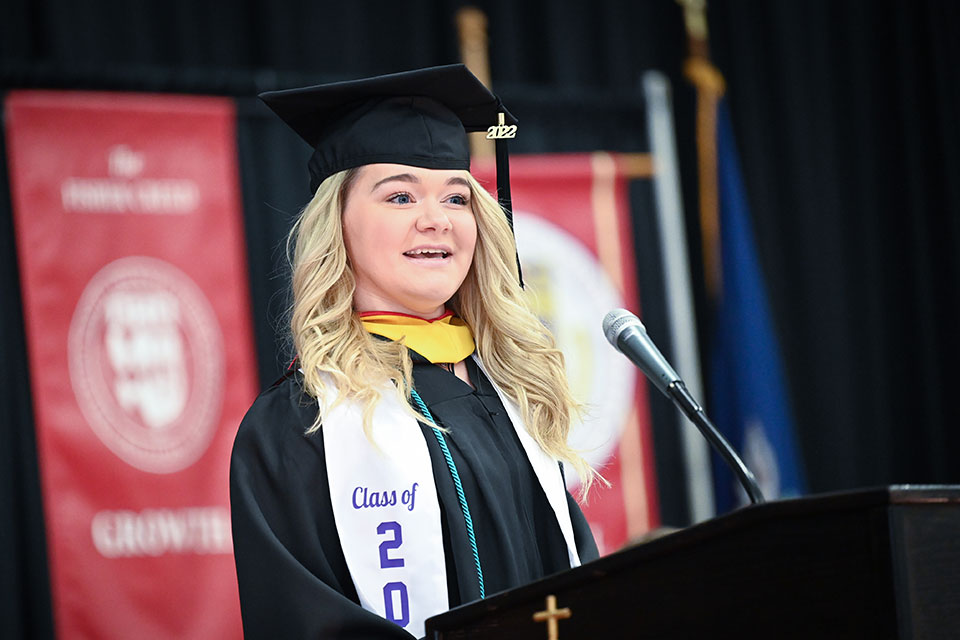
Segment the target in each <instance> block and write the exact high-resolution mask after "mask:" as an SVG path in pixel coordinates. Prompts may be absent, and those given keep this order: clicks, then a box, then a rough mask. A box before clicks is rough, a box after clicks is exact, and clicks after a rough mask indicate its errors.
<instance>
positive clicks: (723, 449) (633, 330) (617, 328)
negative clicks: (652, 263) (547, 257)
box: [603, 309, 764, 504]
mask: <svg viewBox="0 0 960 640" xmlns="http://www.w3.org/2000/svg"><path fill="white" fill-rule="evenodd" d="M603 334H604V335H605V336H606V338H607V342H609V343H610V344H611V345H613V348H614V349H616V350H617V351H619V352H620V353H622V354H623V355H625V356H627V358H628V359H629V360H630V362H632V363H633V364H635V365H636V366H637V368H638V369H640V370H641V371H643V373H644V375H645V376H647V378H648V379H649V380H650V382H652V383H653V384H654V386H655V387H657V389H659V390H660V392H661V393H663V395H665V396H667V397H668V398H670V399H671V400H672V401H673V403H674V404H675V405H677V407H678V408H679V409H680V410H681V411H682V412H683V413H684V415H685V416H687V418H689V419H690V421H691V422H693V424H694V425H695V426H696V427H697V429H699V430H700V433H701V434H703V437H705V438H706V439H707V441H709V442H710V444H711V446H713V448H714V450H715V451H716V452H717V453H719V454H720V457H722V458H723V459H724V461H725V462H726V463H727V465H729V466H730V468H731V469H732V470H733V472H734V474H736V476H737V479H738V480H739V481H740V484H741V485H743V488H744V490H745V491H746V492H747V495H748V496H749V497H750V502H751V503H752V504H758V503H761V502H763V501H764V499H763V493H761V491H760V487H759V486H758V485H757V481H756V479H755V478H754V476H753V473H752V472H751V471H750V469H748V468H747V465H746V464H744V462H743V460H742V459H741V458H740V456H738V455H737V452H736V451H735V450H734V449H733V447H732V446H731V445H730V442H728V441H727V439H726V438H724V437H723V434H722V433H720V432H719V431H718V430H717V428H716V427H715V426H714V425H713V423H712V422H710V419H709V418H708V417H707V414H706V413H705V412H704V410H703V408H702V407H701V406H700V405H699V404H698V403H697V401H696V400H695V399H694V397H693V396H692V395H691V394H690V392H689V391H688V390H687V385H685V384H684V383H683V380H682V379H681V378H680V376H679V375H677V372H676V371H674V370H673V367H671V366H670V363H669V362H667V359H666V358H664V357H663V354H662V353H660V350H659V349H657V345H655V344H654V343H653V340H651V339H650V336H649V335H647V329H646V327H644V326H643V323H642V322H640V318H638V317H637V316H635V315H634V314H632V313H630V312H629V311H627V310H626V309H614V310H613V311H611V312H610V313H608V314H607V315H606V316H605V317H604V318H603Z"/></svg>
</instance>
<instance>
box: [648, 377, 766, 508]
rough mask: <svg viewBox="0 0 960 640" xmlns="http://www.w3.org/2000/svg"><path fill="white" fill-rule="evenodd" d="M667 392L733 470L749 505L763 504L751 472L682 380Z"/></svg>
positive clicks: (672, 383) (677, 381)
mask: <svg viewBox="0 0 960 640" xmlns="http://www.w3.org/2000/svg"><path fill="white" fill-rule="evenodd" d="M667 391H668V392H669V393H668V396H669V397H670V399H671V400H673V403H674V404H675V405H677V407H679V408H680V410H681V411H683V413H684V415H686V416H687V417H688V418H689V419H690V421H691V422H692V423H693V424H694V425H696V427H697V429H699V430H700V433H701V434H703V437H704V438H706V439H707V441H708V442H709V443H710V446H712V447H713V449H714V451H716V452H717V453H719V454H720V456H721V457H722V458H723V459H724V461H725V462H726V463H727V466H729V467H730V468H731V469H733V472H734V473H735V474H736V476H737V480H739V481H740V484H741V485H742V486H743V489H744V490H745V491H746V492H747V496H749V498H750V503H751V504H761V503H763V502H764V499H763V493H762V492H761V491H760V486H759V485H758V484H757V480H756V478H754V477H753V472H751V471H750V469H748V468H747V465H746V464H744V462H743V460H742V459H741V458H740V456H738V455H737V452H736V451H734V449H733V447H732V446H731V445H730V442H729V441H728V440H727V439H726V438H724V437H723V434H722V433H720V431H718V430H717V428H716V427H715V426H714V425H713V423H712V422H710V418H708V417H707V414H706V413H705V412H704V410H703V408H702V407H701V406H700V405H699V404H698V403H697V401H696V400H694V398H693V396H692V395H690V392H689V391H687V386H686V385H685V384H683V380H675V381H673V382H671V383H670V384H669V385H668V386H667Z"/></svg>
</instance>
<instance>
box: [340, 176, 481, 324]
mask: <svg viewBox="0 0 960 640" xmlns="http://www.w3.org/2000/svg"><path fill="white" fill-rule="evenodd" d="M466 174H467V172H466V171H458V170H446V169H421V168H418V167H408V166H406V165H399V164H371V165H366V166H364V167H361V168H360V169H359V171H358V172H357V175H356V176H355V178H354V180H353V182H352V183H351V185H350V187H349V189H348V192H347V201H346V206H345V207H344V210H343V236H344V242H345V243H346V246H347V256H349V258H350V264H351V266H352V267H353V274H354V276H355V277H356V282H357V287H356V292H355V293H354V296H353V300H354V306H355V307H356V309H357V310H358V311H394V312H398V313H406V314H410V315H416V316H420V317H423V318H435V317H437V316H439V315H441V314H442V313H443V311H444V304H445V303H446V302H447V300H449V299H450V298H451V297H452V296H453V294H454V293H456V292H457V289H459V288H460V284H461V283H462V282H463V279H464V278H465V277H466V276H467V271H468V270H469V269H470V264H471V263H472V262H473V249H474V246H476V243H477V222H476V220H475V219H474V217H473V209H472V208H471V203H470V186H469V183H468V182H467V180H466Z"/></svg>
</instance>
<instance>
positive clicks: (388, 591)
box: [377, 521, 410, 627]
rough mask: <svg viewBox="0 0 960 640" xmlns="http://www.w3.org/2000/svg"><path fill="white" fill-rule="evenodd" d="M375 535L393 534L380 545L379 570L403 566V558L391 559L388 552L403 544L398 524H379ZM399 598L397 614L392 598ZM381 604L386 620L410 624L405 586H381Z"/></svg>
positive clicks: (403, 624)
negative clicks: (395, 596)
mask: <svg viewBox="0 0 960 640" xmlns="http://www.w3.org/2000/svg"><path fill="white" fill-rule="evenodd" d="M377 533H378V534H380V535H385V534H388V533H392V534H393V538H392V539H390V540H384V541H383V542H381V543H380V568H381V569H392V568H395V567H402V566H403V558H391V557H390V556H389V551H390V550H391V549H398V548H399V547H400V545H402V544H403V534H402V530H401V529H400V523H398V522H393V521H388V522H381V523H380V526H378V527H377ZM395 593H396V594H397V596H398V597H399V605H400V606H399V609H400V610H399V612H398V611H397V610H396V609H395V608H394V604H393V596H394V594H395ZM383 604H384V609H385V614H386V618H387V620H390V621H391V622H393V623H396V624H398V625H400V626H401V627H405V626H407V624H409V623H410V605H409V601H408V598H407V585H405V584H404V583H402V582H388V583H387V584H385V585H384V586H383Z"/></svg>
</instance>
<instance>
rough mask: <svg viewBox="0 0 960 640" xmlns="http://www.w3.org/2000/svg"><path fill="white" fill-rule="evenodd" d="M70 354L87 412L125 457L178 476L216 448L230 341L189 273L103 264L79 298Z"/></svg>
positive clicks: (160, 266)
mask: <svg viewBox="0 0 960 640" xmlns="http://www.w3.org/2000/svg"><path fill="white" fill-rule="evenodd" d="M67 355H68V359H69V365H70V382H71V384H72V386H73V391H74V393H75V395H76V397H77V403H78V404H79V406H80V410H81V412H82V413H83V416H84V417H85V418H86V420H87V422H88V423H89V425H90V427H91V428H92V429H93V432H94V433H95V434H96V435H97V437H99V438H100V440H101V441H102V442H103V444H104V445H106V447H107V448H108V449H110V450H111V451H112V452H113V453H115V454H116V455H117V456H118V457H119V458H120V459H122V460H123V461H124V462H126V463H128V464H130V465H131V466H133V467H136V468H137V469H140V470H141V471H148V472H151V473H172V472H175V471H179V470H181V469H184V468H186V467H188V466H190V465H191V464H193V463H194V462H196V461H197V459H199V458H200V456H201V455H203V453H204V452H205V451H206V450H207V446H208V445H209V444H210V440H211V439H212V438H213V435H214V432H215V431H216V426H217V420H218V418H219V413H220V407H221V403H222V399H223V361H224V354H223V339H222V336H221V334H220V327H219V324H218V323H217V319H216V315H215V314H214V312H213V309H212V307H211V306H210V303H209V302H208V301H207V299H206V297H205V296H204V294H203V292H202V291H201V290H200V288H199V287H197V285H196V284H195V283H194V282H193V281H192V280H191V279H190V278H189V276H187V275H186V274H185V273H183V272H182V271H180V270H179V269H177V268H176V267H174V266H173V265H171V264H169V263H167V262H164V261H163V260H158V259H156V258H148V257H143V256H131V257H126V258H121V259H119V260H116V261H114V262H111V263H110V264H108V265H107V266H105V267H103V268H102V269H101V270H100V271H99V272H97V274H96V275H95V276H94V277H93V278H92V279H91V280H90V282H89V283H88V284H87V286H86V288H85V289H84V291H83V294H82V295H81V296H80V300H79V302H78V303H77V308H76V310H75V311H74V314H73V319H72V320H71V323H70V336H69V342H68V353H67Z"/></svg>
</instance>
